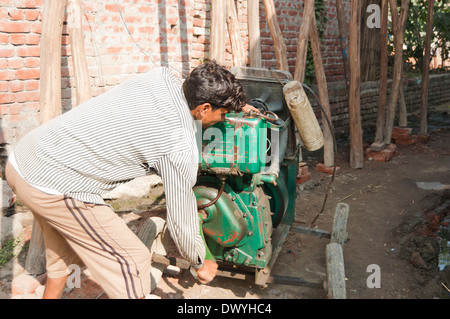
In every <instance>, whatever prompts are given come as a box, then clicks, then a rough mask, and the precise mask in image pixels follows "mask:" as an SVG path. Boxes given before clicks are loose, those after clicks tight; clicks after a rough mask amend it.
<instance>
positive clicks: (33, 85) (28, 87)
mask: <svg viewBox="0 0 450 319" xmlns="http://www.w3.org/2000/svg"><path fill="white" fill-rule="evenodd" d="M37 89H39V81H38V80H28V81H25V91H34V90H37Z"/></svg>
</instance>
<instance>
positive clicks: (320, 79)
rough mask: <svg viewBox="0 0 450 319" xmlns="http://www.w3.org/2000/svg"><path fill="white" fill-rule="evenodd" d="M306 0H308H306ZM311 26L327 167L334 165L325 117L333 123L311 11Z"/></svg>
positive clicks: (317, 37) (318, 41)
mask: <svg viewBox="0 0 450 319" xmlns="http://www.w3.org/2000/svg"><path fill="white" fill-rule="evenodd" d="M306 1H308V0H306ZM311 17H312V19H311V20H312V21H311V28H310V38H311V49H312V54H313V58H314V67H315V70H316V80H317V86H318V90H319V99H320V104H322V107H323V111H321V114H322V130H323V138H324V145H323V147H324V163H323V164H324V165H325V166H328V167H333V166H334V148H333V146H334V143H333V136H332V134H333V133H332V127H329V126H328V123H327V120H326V117H328V119H329V120H330V125H331V126H332V125H333V122H332V120H331V111H330V100H329V97H328V86H327V78H326V76H325V70H324V67H323V59H322V53H321V52H320V40H319V32H318V30H317V22H316V16H315V14H314V12H313V14H312V15H311Z"/></svg>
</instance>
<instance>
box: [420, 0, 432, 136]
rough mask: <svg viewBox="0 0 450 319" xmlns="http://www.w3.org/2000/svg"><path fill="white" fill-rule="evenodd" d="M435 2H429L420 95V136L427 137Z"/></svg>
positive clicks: (430, 0)
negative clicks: (429, 76)
mask: <svg viewBox="0 0 450 319" xmlns="http://www.w3.org/2000/svg"><path fill="white" fill-rule="evenodd" d="M433 16H434V0H429V1H428V11H427V31H426V32H427V33H426V35H425V53H424V57H423V70H422V88H421V94H420V129H419V134H420V135H427V108H428V74H429V72H430V50H431V35H432V33H433Z"/></svg>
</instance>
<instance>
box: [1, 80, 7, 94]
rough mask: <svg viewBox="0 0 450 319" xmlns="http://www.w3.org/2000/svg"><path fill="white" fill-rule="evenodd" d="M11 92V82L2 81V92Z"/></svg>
mask: <svg viewBox="0 0 450 319" xmlns="http://www.w3.org/2000/svg"><path fill="white" fill-rule="evenodd" d="M8 91H9V82H8V81H1V82H0V92H8Z"/></svg>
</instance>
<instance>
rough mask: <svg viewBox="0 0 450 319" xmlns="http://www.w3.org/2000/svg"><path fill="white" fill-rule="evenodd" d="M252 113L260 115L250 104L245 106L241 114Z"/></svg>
mask: <svg viewBox="0 0 450 319" xmlns="http://www.w3.org/2000/svg"><path fill="white" fill-rule="evenodd" d="M250 111H252V112H256V113H259V110H258V109H257V108H256V107H254V106H253V105H250V104H245V106H244V107H243V108H242V110H241V112H244V113H249V112H250Z"/></svg>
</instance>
